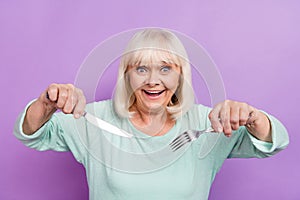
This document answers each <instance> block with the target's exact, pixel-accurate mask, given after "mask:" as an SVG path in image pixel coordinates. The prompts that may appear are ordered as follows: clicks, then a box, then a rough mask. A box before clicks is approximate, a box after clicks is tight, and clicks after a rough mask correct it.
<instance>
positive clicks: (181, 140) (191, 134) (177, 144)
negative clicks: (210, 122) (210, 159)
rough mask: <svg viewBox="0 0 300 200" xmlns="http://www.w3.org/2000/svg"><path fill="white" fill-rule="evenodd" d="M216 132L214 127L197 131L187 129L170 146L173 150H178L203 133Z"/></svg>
mask: <svg viewBox="0 0 300 200" xmlns="http://www.w3.org/2000/svg"><path fill="white" fill-rule="evenodd" d="M213 132H216V131H215V130H214V129H213V128H212V127H209V128H207V129H204V130H201V131H196V130H187V131H185V132H183V133H182V134H180V135H179V136H178V137H176V138H175V139H174V140H173V141H172V142H171V143H170V144H169V146H170V147H171V149H172V151H173V152H174V151H177V150H178V149H180V148H181V147H182V146H183V145H185V144H187V143H189V142H192V141H194V140H196V139H197V138H199V137H200V135H202V134H203V133H213Z"/></svg>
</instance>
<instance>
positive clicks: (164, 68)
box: [160, 66, 171, 73]
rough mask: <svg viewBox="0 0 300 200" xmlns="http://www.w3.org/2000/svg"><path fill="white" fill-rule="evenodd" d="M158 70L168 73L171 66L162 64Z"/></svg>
mask: <svg viewBox="0 0 300 200" xmlns="http://www.w3.org/2000/svg"><path fill="white" fill-rule="evenodd" d="M160 71H161V72H163V73H168V72H169V71H171V67H170V66H162V67H161V68H160Z"/></svg>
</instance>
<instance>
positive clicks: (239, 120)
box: [209, 100, 272, 142]
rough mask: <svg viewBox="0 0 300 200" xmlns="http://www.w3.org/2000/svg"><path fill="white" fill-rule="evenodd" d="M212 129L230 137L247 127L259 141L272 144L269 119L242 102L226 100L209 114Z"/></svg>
mask: <svg viewBox="0 0 300 200" xmlns="http://www.w3.org/2000/svg"><path fill="white" fill-rule="evenodd" d="M209 119H210V121H211V124H212V127H213V128H214V129H215V130H217V131H218V132H224V134H225V135H226V136H228V137H230V136H231V134H232V131H233V130H238V129H239V127H240V126H246V127H247V129H248V131H249V132H250V133H251V134H252V135H253V136H254V137H255V138H257V139H259V140H261V141H265V142H272V131H271V124H270V121H269V119H268V117H267V116H266V115H265V114H264V113H263V112H261V111H259V110H257V109H256V108H254V107H252V106H250V105H248V104H246V103H242V102H237V101H231V100H226V101H224V102H222V103H219V104H218V105H216V106H215V107H214V108H213V109H212V111H211V112H210V113H209Z"/></svg>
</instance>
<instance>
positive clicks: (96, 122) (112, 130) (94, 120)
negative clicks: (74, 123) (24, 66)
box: [46, 92, 133, 138]
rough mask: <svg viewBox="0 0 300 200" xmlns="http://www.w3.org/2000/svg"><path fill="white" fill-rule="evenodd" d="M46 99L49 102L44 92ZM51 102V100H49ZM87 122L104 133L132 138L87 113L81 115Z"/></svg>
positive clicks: (128, 134) (47, 95)
mask: <svg viewBox="0 0 300 200" xmlns="http://www.w3.org/2000/svg"><path fill="white" fill-rule="evenodd" d="M46 98H47V99H48V100H50V98H49V94H48V92H46ZM50 101H51V100H50ZM82 116H83V117H84V118H85V119H86V120H87V121H88V122H90V123H91V124H93V125H94V126H96V127H98V128H100V129H103V130H105V131H108V132H110V133H112V134H115V135H119V136H123V137H127V138H132V137H133V135H132V134H130V133H128V132H127V131H124V130H122V129H120V128H118V127H116V126H114V125H112V124H110V123H108V122H106V121H104V120H102V119H99V118H98V117H96V116H94V115H92V114H90V113H88V112H86V111H85V112H84V114H83V115H82Z"/></svg>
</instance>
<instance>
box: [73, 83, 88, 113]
mask: <svg viewBox="0 0 300 200" xmlns="http://www.w3.org/2000/svg"><path fill="white" fill-rule="evenodd" d="M85 105H86V99H85V96H84V95H83V92H82V91H81V90H79V89H78V101H77V104H76V105H75V108H74V110H73V115H74V117H75V118H79V117H81V116H82V115H83V114H84V110H85Z"/></svg>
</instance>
